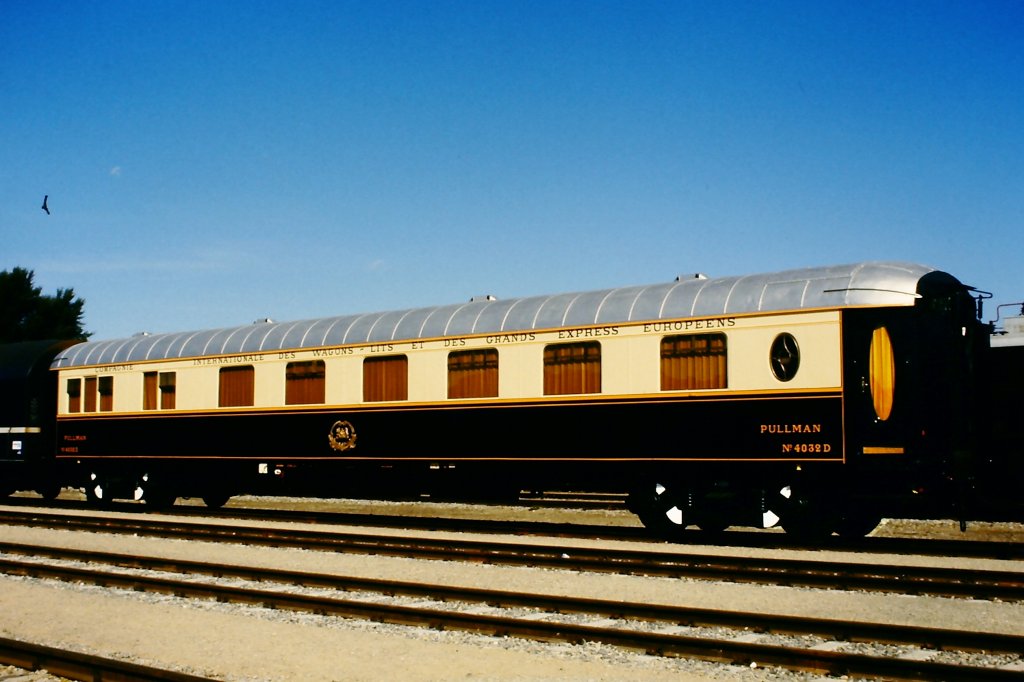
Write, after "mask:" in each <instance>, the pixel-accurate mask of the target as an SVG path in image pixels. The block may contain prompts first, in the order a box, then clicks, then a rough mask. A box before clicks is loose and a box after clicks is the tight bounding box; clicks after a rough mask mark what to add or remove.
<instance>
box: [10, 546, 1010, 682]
mask: <svg viewBox="0 0 1024 682" xmlns="http://www.w3.org/2000/svg"><path fill="white" fill-rule="evenodd" d="M2 550H3V552H4V553H5V555H7V557H9V556H11V555H21V556H22V557H23V559H24V558H26V557H31V558H33V560H29V561H25V560H23V559H22V560H18V559H12V558H7V557H4V558H0V571H3V572H4V573H7V574H9V575H18V576H27V577H33V578H43V579H56V580H62V581H72V582H83V583H91V584H96V585H101V586H104V587H108V588H121V589H128V590H133V591H136V592H138V591H147V592H157V593H162V594H170V595H174V596H176V597H185V598H199V599H213V600H217V601H219V602H230V603H236V604H248V605H254V606H259V607H268V608H273V609H289V610H295V611H303V612H311V613H316V614H320V615H325V616H342V617H346V618H360V619H367V620H372V621H375V622H383V623H391V624H398V625H416V626H424V627H430V628H435V629H442V630H449V629H450V630H464V631H471V632H476V633H484V634H491V635H498V636H515V637H523V638H530V639H540V640H544V641H563V642H571V643H580V642H601V643H604V644H610V645H613V646H617V647H624V648H628V649H633V650H639V651H644V652H647V653H651V654H658V655H665V656H684V657H691V658H701V659H705V660H716V661H728V662H732V663H739V664H749V663H756V664H758V665H777V666H781V667H786V668H792V669H798V670H814V671H818V672H823V673H828V674H834V675H851V676H874V677H883V678H886V679H943V680H1009V679H1022V678H1024V663H1022V662H1021V655H1022V653H1024V636H1017V635H1006V634H998V633H987V632H963V631H957V630H946V629H941V628H925V627H914V626H897V625H885V624H878V623H864V622H857V621H840V620H830V619H817V618H802V617H793V616H779V615H772V614H763V613H747V612H736V611H718V610H713V609H695V608H685V607H675V606H667V605H659V604H650V603H628V602H621V601H607V600H597V599H583V598H573V597H564V596H555V595H544V594H526V593H519V592H504V591H495V590H485V589H479V588H465V587H452V586H446V585H436V584H427V583H411V582H396V581H388V580H374V579H365V578H351V577H343V576H336V575H325V574H317V573H305V572H295V571H282V570H276V569H266V568H253V567H248V566H236V565H227V564H209V563H204V562H195V561H183V560H174V559H167V558H147V557H139V556H129V555H123V554H115V553H107V552H93V551H81V550H68V549H62V548H53V547H42V546H36V545H19V546H14V545H5V546H3V547H2ZM55 561H57V562H61V565H54V564H53V563H52V562H55ZM66 562H75V563H77V564H79V566H68V565H66ZM100 564H102V565H103V566H104V567H105V568H104V569H100V568H97V565H100ZM80 566H84V567H80ZM140 571H147V572H152V571H159V572H161V576H160V577H154V576H153V575H151V574H150V573H140ZM165 574H178V576H179V577H162V576H163V575H165ZM200 575H201V576H205V577H207V578H216V579H217V581H216V582H209V580H197V579H196V576H200ZM225 579H232V580H243V581H246V583H245V584H244V585H238V584H237V583H235V584H230V585H225V584H223V581H224V580H225ZM268 585H277V586H279V587H278V589H268ZM293 586H301V588H302V589H301V590H299V591H296V590H295V589H294V587H293ZM325 591H326V592H325ZM339 591H343V592H347V593H352V592H356V593H358V595H356V596H355V597H354V598H339V597H338V596H337V593H338V592H339ZM396 597H400V598H405V602H404V603H395V598H396ZM410 600H412V601H410ZM426 600H429V601H428V603H425V601H426ZM723 630H724V631H725V632H723ZM779 636H785V637H790V638H793V639H794V641H793V642H788V643H779V642H778V638H779ZM809 638H810V639H811V640H813V641H808V639H809ZM853 642H869V643H873V644H879V643H882V644H885V645H888V647H890V650H891V647H896V648H897V652H896V654H895V655H879V654H865V653H862V652H859V651H857V650H847V648H846V647H847V646H848V643H853ZM979 651H984V652H987V655H988V656H989V657H990V658H991V662H990V663H989V664H988V665H984V666H979V665H974V664H964V663H962V662H959V661H958V660H949V659H951V658H952V659H957V658H959V657H960V656H961V655H962V654H964V653H965V652H971V653H974V652H979ZM994 654H1001V656H994ZM944 659H945V660H944ZM76 679H79V678H76ZM132 679H134V678H132ZM140 679H142V678H140ZM167 679H171V678H167ZM174 679H177V678H174ZM194 679H198V678H194Z"/></svg>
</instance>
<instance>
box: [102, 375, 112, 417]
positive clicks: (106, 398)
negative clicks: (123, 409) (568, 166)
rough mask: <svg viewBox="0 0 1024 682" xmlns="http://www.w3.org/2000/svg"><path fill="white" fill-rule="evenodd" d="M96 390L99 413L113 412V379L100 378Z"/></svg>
mask: <svg viewBox="0 0 1024 682" xmlns="http://www.w3.org/2000/svg"><path fill="white" fill-rule="evenodd" d="M98 390H99V393H100V412H113V411H114V377H100V378H99V383H98Z"/></svg>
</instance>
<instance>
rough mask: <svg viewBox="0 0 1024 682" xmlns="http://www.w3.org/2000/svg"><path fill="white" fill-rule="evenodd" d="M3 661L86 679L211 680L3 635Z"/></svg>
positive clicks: (92, 681) (139, 681)
mask: <svg viewBox="0 0 1024 682" xmlns="http://www.w3.org/2000/svg"><path fill="white" fill-rule="evenodd" d="M0 664H3V665H10V666H14V667H16V668H21V669H22V670H32V671H36V670H45V671H46V672H48V673H50V674H51V675H54V676H56V677H60V678H64V679H68V680H83V681H86V682H106V681H110V682H114V681H117V682H212V680H211V679H210V678H207V677H200V676H198V675H189V674H186V673H181V672H177V671H174V670H165V669H163V668H153V667H150V666H144V665H139V664H137V663H129V662H127V661H120V660H117V659H113V658H104V657H102V656H94V655H92V654H83V653H78V652H75V651H66V650H63V649H56V648H53V647H48V646H41V645H39V644H33V643H31V642H22V641H20V640H17V639H8V638H0ZM19 679H20V678H19Z"/></svg>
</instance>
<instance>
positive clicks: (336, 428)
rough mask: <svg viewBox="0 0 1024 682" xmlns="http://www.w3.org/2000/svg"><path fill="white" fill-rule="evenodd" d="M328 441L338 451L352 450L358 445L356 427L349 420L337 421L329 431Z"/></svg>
mask: <svg viewBox="0 0 1024 682" xmlns="http://www.w3.org/2000/svg"><path fill="white" fill-rule="evenodd" d="M327 441H328V442H329V443H330V444H331V449H333V450H337V451H338V452H345V451H346V450H351V449H352V448H354V447H355V446H356V429H355V427H354V426H352V424H350V423H349V422H347V421H336V422H334V424H333V425H332V426H331V430H330V431H329V432H328V433H327Z"/></svg>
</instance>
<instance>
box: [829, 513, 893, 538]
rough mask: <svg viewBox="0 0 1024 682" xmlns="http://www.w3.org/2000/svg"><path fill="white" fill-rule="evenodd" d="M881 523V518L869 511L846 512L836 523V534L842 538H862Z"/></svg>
mask: <svg viewBox="0 0 1024 682" xmlns="http://www.w3.org/2000/svg"><path fill="white" fill-rule="evenodd" d="M881 522H882V517H881V516H880V515H878V514H875V513H872V512H869V511H856V512H853V511H851V512H846V513H844V514H842V515H841V516H840V517H839V520H838V521H837V522H836V533H838V534H839V537H843V538H862V537H864V536H865V535H867V534H868V533H870V532H871V531H873V530H874V529H875V528H877V527H878V524H879V523H881Z"/></svg>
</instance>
